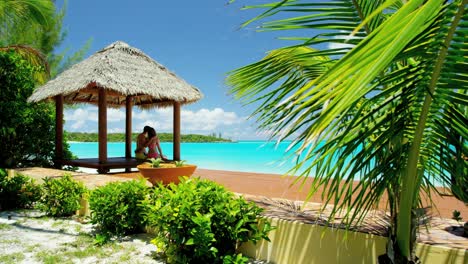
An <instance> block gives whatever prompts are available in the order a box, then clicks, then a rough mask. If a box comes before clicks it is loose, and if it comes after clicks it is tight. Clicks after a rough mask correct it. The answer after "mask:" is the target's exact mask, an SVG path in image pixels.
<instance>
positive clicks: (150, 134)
mask: <svg viewBox="0 0 468 264" xmlns="http://www.w3.org/2000/svg"><path fill="white" fill-rule="evenodd" d="M155 136H156V130H154V128H152V127H151V128H150V129H149V130H148V138H153V137H155Z"/></svg>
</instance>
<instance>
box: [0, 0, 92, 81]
mask: <svg viewBox="0 0 468 264" xmlns="http://www.w3.org/2000/svg"><path fill="white" fill-rule="evenodd" d="M16 2H19V3H21V4H18V3H16ZM14 3H16V4H14ZM2 5H3V6H4V7H3V8H2ZM18 9H19V10H18ZM1 10H4V11H6V12H7V13H8V14H10V15H9V16H6V14H5V12H2V11H1ZM23 10H26V11H23ZM65 10H66V3H65V5H64V6H63V7H62V9H61V10H57V11H56V9H55V7H54V4H53V3H52V1H47V0H46V1H35V0H27V1H11V0H10V1H5V0H3V2H2V1H0V22H1V23H3V24H4V25H5V27H2V28H1V29H0V47H7V48H9V47H15V46H20V47H25V48H26V47H28V48H33V49H35V50H37V51H38V52H40V53H41V54H44V56H45V57H46V61H47V64H48V67H49V68H50V75H51V77H52V78H53V77H55V76H56V75H57V74H58V73H60V72H62V71H64V70H65V69H67V68H68V67H70V66H71V65H73V64H75V63H77V62H78V61H80V60H82V59H83V56H84V55H85V53H86V52H87V51H88V49H89V47H90V45H91V39H90V40H88V41H87V42H86V43H85V45H84V46H83V47H82V48H81V49H80V50H78V51H77V52H75V53H74V54H72V55H71V56H67V53H68V49H65V50H64V51H63V52H61V53H56V52H55V50H56V49H57V47H59V46H60V44H61V43H62V42H63V40H64V39H65V37H66V35H67V32H66V31H64V30H63V29H62V23H63V19H64V17H65ZM2 13H3V15H2ZM14 14H16V15H14ZM31 21H35V22H36V23H31Z"/></svg>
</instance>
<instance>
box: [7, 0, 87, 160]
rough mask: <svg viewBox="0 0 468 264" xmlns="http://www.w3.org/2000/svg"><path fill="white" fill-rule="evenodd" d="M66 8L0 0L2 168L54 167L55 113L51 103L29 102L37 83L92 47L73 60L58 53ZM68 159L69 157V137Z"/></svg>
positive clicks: (31, 0)
mask: <svg viewBox="0 0 468 264" xmlns="http://www.w3.org/2000/svg"><path fill="white" fill-rule="evenodd" d="M64 10H65V7H64V8H63V9H62V10H60V11H59V12H57V13H56V12H55V6H54V3H53V2H52V1H48V0H44V1H37V0H24V1H13V0H0V24H1V25H2V26H1V27H0V55H1V61H0V67H1V68H0V70H1V72H0V75H1V77H0V87H2V90H1V97H0V109H1V113H2V116H1V117H0V130H1V133H0V141H1V142H5V144H4V145H3V146H2V153H1V158H2V160H1V161H0V167H17V166H32V165H42V166H50V165H52V157H53V154H54V153H53V151H54V145H53V142H54V138H53V137H54V135H55V133H54V131H55V121H54V120H55V111H54V108H53V105H51V104H48V103H41V104H37V105H36V104H34V105H33V104H27V103H26V99H27V97H29V96H30V95H31V94H32V91H33V89H34V87H35V85H36V84H41V83H43V82H45V81H47V79H48V78H50V76H51V75H52V76H54V75H55V74H56V73H58V72H59V71H61V70H63V69H65V68H66V67H68V66H70V65H71V64H73V63H75V62H77V61H79V60H81V59H82V57H83V55H84V53H85V51H86V50H87V46H89V42H88V44H87V45H86V46H85V47H83V48H82V49H81V50H80V51H78V52H77V53H75V54H74V55H72V56H69V57H67V58H65V54H66V52H63V53H61V54H56V53H54V50H55V49H56V48H57V47H58V46H59V45H60V43H61V42H62V41H63V39H64V38H65V35H66V32H63V31H62V21H63V17H64V15H65V11H64ZM64 141H65V142H64V143H65V144H64V150H65V153H64V156H65V157H70V156H71V153H70V152H69V150H68V145H67V144H66V139H64Z"/></svg>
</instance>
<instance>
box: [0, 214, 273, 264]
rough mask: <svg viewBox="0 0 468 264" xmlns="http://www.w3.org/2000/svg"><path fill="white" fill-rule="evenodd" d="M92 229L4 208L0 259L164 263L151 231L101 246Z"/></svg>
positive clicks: (0, 217) (256, 262)
mask: <svg viewBox="0 0 468 264" xmlns="http://www.w3.org/2000/svg"><path fill="white" fill-rule="evenodd" d="M92 233H93V226H92V225H91V224H89V223H88V224H86V223H85V224H83V223H80V222H78V221H77V220H74V219H71V218H59V219H54V218H50V217H45V216H44V214H43V213H41V212H39V211H35V210H22V211H2V212H0V263H11V264H13V263H14V264H16V263H24V264H26V263H27V264H31V263H32V264H34V263H45V262H46V263H89V264H91V263H164V262H162V261H161V260H156V259H155V258H154V256H155V252H156V246H154V245H153V244H151V243H150V241H151V239H153V237H152V236H151V235H149V234H138V235H133V236H129V237H126V238H124V239H122V241H113V242H111V243H108V244H106V245H104V246H102V247H99V246H95V245H94V244H93V241H94V240H93V238H92ZM249 263H250V264H266V263H267V262H265V261H261V260H250V262H249Z"/></svg>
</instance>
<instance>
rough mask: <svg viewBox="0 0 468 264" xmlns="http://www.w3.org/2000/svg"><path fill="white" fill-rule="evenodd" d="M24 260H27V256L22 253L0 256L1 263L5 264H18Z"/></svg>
mask: <svg viewBox="0 0 468 264" xmlns="http://www.w3.org/2000/svg"><path fill="white" fill-rule="evenodd" d="M24 259H25V256H24V254H23V253H22V252H16V253H11V254H6V255H0V263H5V264H16V263H18V262H20V261H22V260H24Z"/></svg>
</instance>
